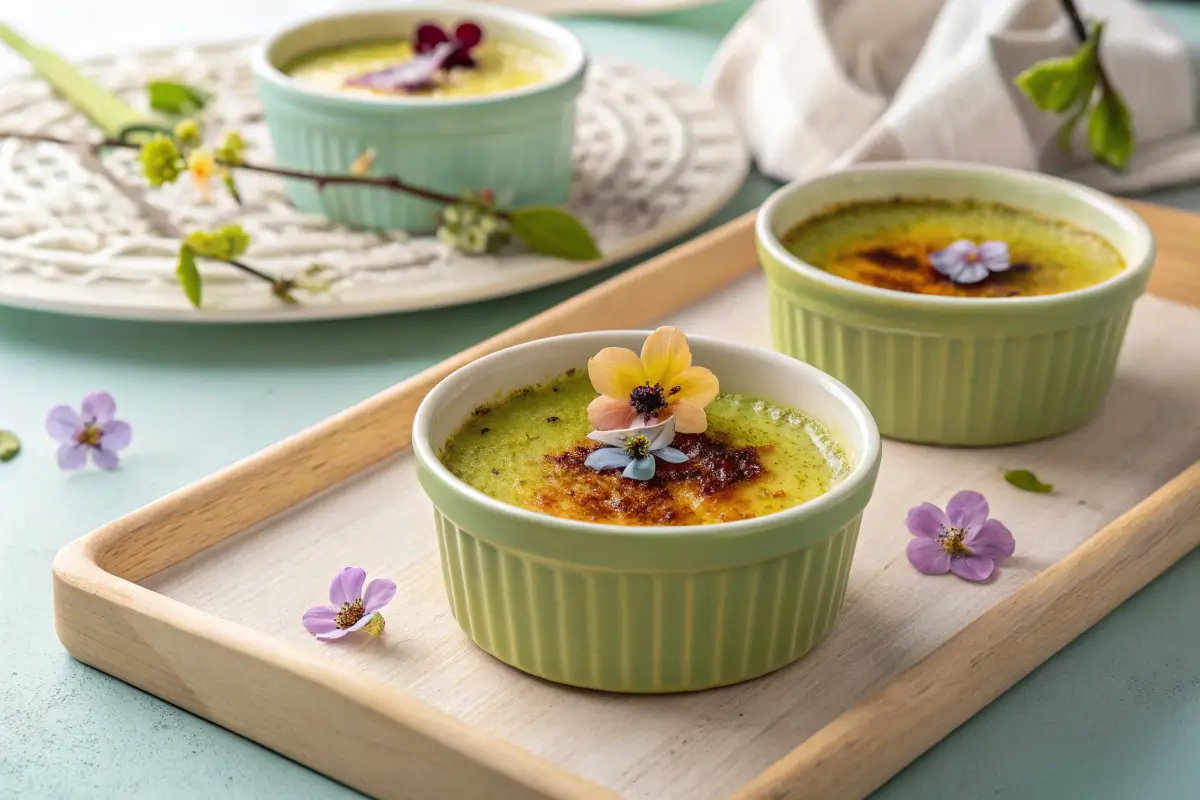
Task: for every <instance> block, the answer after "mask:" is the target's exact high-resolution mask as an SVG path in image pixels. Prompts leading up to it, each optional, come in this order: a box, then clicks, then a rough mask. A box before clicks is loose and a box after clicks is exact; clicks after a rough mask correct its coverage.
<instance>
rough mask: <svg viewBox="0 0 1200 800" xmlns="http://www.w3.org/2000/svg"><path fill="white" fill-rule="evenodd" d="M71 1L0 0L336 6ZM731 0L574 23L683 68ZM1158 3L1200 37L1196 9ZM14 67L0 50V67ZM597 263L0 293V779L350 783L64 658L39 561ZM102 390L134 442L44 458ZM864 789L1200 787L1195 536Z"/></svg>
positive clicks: (135, 785)
mask: <svg viewBox="0 0 1200 800" xmlns="http://www.w3.org/2000/svg"><path fill="white" fill-rule="evenodd" d="M68 2H71V0H59V1H58V2H52V3H50V4H49V7H50V8H51V9H53V10H50V11H47V10H46V4H44V3H42V4H20V7H18V4H17V3H15V2H14V3H12V4H11V5H10V4H5V6H6V8H5V11H4V14H5V16H7V17H9V19H10V21H11V22H12V23H13V24H14V25H16V26H17V27H18V28H20V29H22V30H24V32H26V33H27V34H28V35H30V36H32V37H36V38H37V39H39V40H40V41H42V42H44V43H45V44H48V45H50V46H52V47H55V48H57V49H59V50H61V51H63V52H65V53H66V54H67V55H69V56H70V57H82V56H85V55H91V54H94V53H97V52H104V51H110V50H115V49H121V48H124V47H130V46H135V45H140V46H145V45H148V44H151V43H154V42H155V41H156V38H157V39H160V40H163V41H170V40H176V41H183V40H186V39H187V38H189V37H192V36H198V35H199V36H204V37H211V38H215V37H218V36H220V37H227V36H237V35H245V34H246V33H247V32H251V31H259V32H263V31H266V30H268V29H269V28H270V27H271V26H274V25H277V24H279V23H281V22H283V21H284V20H286V19H287V18H288V17H289V16H291V15H296V14H300V13H303V12H304V11H308V10H314V9H321V8H325V7H328V6H329V5H330V3H326V2H321V1H320V0H300V1H299V2H264V3H263V4H261V6H259V5H254V6H251V4H238V3H235V2H233V1H232V0H214V2H215V3H216V6H215V8H216V10H215V11H214V10H211V9H212V8H214V6H213V3H209V4H205V6H203V8H206V9H210V10H209V11H205V12H199V11H197V12H196V18H195V19H194V20H193V21H191V22H188V23H186V24H185V23H181V22H176V23H174V27H173V28H172V27H170V26H169V25H166V23H163V25H164V28H163V30H164V31H166V30H167V29H168V28H169V32H167V33H163V34H162V35H161V36H159V33H158V29H157V28H153V26H154V25H158V24H159V22H157V21H154V20H153V19H150V17H148V16H147V15H151V16H153V15H152V14H151V12H149V11H147V10H146V9H147V8H149V6H145V5H143V4H142V3H140V2H134V0H112V2H111V3H106V4H91V3H84V2H78V3H75V10H76V11H78V13H77V14H76V13H74V12H71V13H62V12H63V10H64V8H65V4H66V3H68ZM60 3H61V4H63V6H62V7H60ZM745 4H746V0H736V1H735V0H729V1H728V2H725V3H722V4H719V5H718V6H716V7H713V8H710V9H707V10H704V11H700V12H692V13H690V14H688V15H671V16H667V17H656V18H649V19H645V20H639V21H616V20H576V21H572V22H571V23H570V24H571V27H572V28H573V29H574V30H575V31H577V32H578V33H579V34H580V35H581V36H582V38H583V39H584V40H585V41H586V43H587V44H588V45H589V46H591V47H592V48H593V49H594V51H596V52H598V53H605V54H610V55H615V56H621V57H623V58H627V59H634V60H638V61H642V62H645V63H648V64H653V65H655V66H657V67H660V68H662V69H665V70H668V71H670V72H673V73H676V74H678V75H680V76H683V77H686V78H688V79H693V80H695V79H698V78H699V76H700V75H701V73H702V71H703V68H704V66H705V64H706V63H707V61H708V59H709V58H710V56H711V55H712V53H713V50H714V47H715V46H716V43H717V41H718V39H719V36H720V34H721V33H722V32H723V31H724V30H725V29H727V27H728V26H729V25H730V24H731V23H732V21H733V20H734V19H735V18H736V16H737V13H738V11H739V10H740V8H741V7H744V5H745ZM1156 5H1157V8H1158V9H1159V10H1160V12H1161V13H1162V14H1163V16H1164V18H1165V19H1166V20H1168V22H1169V23H1170V24H1172V25H1174V26H1176V27H1178V28H1179V29H1180V30H1183V31H1185V32H1186V33H1187V35H1188V36H1189V38H1190V39H1191V40H1192V41H1193V42H1195V43H1197V46H1200V5H1195V4H1193V5H1191V6H1190V7H1189V4H1186V3H1172V4H1167V3H1158V4H1156ZM191 8H193V7H192V6H189V7H188V9H186V10H184V11H182V12H181V13H183V14H184V15H185V16H186V15H187V14H191V13H192V12H191V10H190V9H191ZM195 8H197V9H199V8H201V7H200V6H195ZM10 10H11V13H10ZM222 15H225V16H222ZM114 19H115V20H119V24H118V23H116V22H113V20H114ZM147 20H150V21H147ZM105 25H107V27H104V26H105ZM139 25H140V26H141V27H140V28H139V27H138V26H139ZM72 26H74V28H72ZM85 28H86V30H85ZM97 31H103V32H104V33H103V35H102V36H101V35H100V34H99V33H96V32H97ZM197 31H199V33H197ZM160 43H162V42H160ZM15 67H16V64H15V62H13V61H11V60H9V61H5V60H4V59H3V58H0V72H3V71H5V70H6V69H15ZM772 188H773V185H772V184H771V183H770V182H769V181H767V180H765V179H763V178H761V177H757V176H756V177H753V178H751V180H750V181H749V182H748V183H747V185H746V187H745V189H744V190H743V191H742V192H741V194H740V195H739V196H738V198H737V199H736V200H735V201H733V202H732V203H731V204H730V205H729V207H728V208H726V209H725V210H724V211H723V212H722V213H721V215H720V216H719V218H718V219H716V220H714V221H713V224H716V223H719V222H723V221H725V220H727V219H729V218H731V217H733V216H735V215H737V214H738V213H740V212H742V211H744V210H747V209H750V208H752V207H753V206H754V205H756V204H757V203H758V202H760V201H761V200H762V199H763V198H764V197H765V196H766V194H767V193H768V192H769V191H770V190H771V189H772ZM1151 199H1160V200H1163V201H1165V202H1171V203H1175V204H1178V205H1184V206H1189V207H1192V208H1200V191H1198V190H1196V189H1191V188H1187V189H1179V190H1172V191H1169V192H1163V193H1160V194H1159V195H1157V196H1155V197H1152V198H1151ZM611 274H613V271H612V270H609V271H606V272H604V273H601V274H600V275H597V276H594V277H592V278H588V279H585V280H577V281H572V282H570V283H567V284H564V285H561V286H557V287H554V288H550V289H546V290H542V291H537V292H534V293H531V294H527V295H524V296H520V297H516V298H510V299H505V300H498V301H494V302H491V303H487V304H484V305H475V306H469V307H464V308H457V309H450V310H446V311H437V312H430V313H419V314H411V315H407V316H395V317H390V318H380V319H367V320H357V321H349V322H333V323H324V324H311V325H295V326H238V327H208V326H194V327H193V326H185V325H178V326H171V325H151V324H131V323H121V322H101V321H90V320H84V319H73V318H70V317H65V316H55V315H48V314H36V313H30V312H24V311H16V310H7V309H0V428H11V429H13V430H15V431H17V432H18V433H19V434H20V435H21V436H22V438H23V439H24V442H25V452H24V453H23V454H22V455H21V456H20V457H19V458H18V459H17V460H16V461H14V462H12V463H10V464H7V465H2V466H0V797H5V798H7V797H14V798H44V797H122V798H132V797H172V798H201V797H223V798H240V797H247V798H249V797H283V796H288V797H311V798H335V797H349V796H352V795H354V792H352V791H351V790H349V789H346V788H344V787H342V786H340V785H339V784H336V783H334V782H332V781H330V780H327V779H326V778H324V777H322V776H320V775H318V774H316V773H314V772H311V771H309V770H307V769H306V768H304V767H302V766H300V765H298V764H295V763H292V762H290V761H288V760H286V759H284V758H281V757H279V756H277V755H275V754H274V753H272V752H270V751H268V750H266V749H264V748H262V747H259V746H258V745H256V744H254V743H253V742H250V741H247V740H245V739H242V738H240V737H238V736H236V735H234V734H231V733H229V732H227V731H225V730H223V729H221V728H218V727H216V726H214V725H211V724H209V723H208V722H205V721H204V720H201V719H198V718H196V717H193V716H191V715H190V714H188V713H186V712H183V711H180V710H178V709H176V708H174V707H172V706H170V705H167V704H166V703H164V702H162V701H160V700H158V699H156V698H154V697H152V696H150V695H147V694H143V693H142V692H140V691H138V690H136V689H133V688H130V687H129V686H126V685H125V684H122V683H120V682H119V681H116V680H114V679H112V678H110V677H108V676H107V675H104V674H102V673H100V672H97V671H95V670H92V669H90V668H89V667H85V666H83V665H81V664H78V663H76V662H74V661H72V660H71V659H70V658H69V657H68V656H67V655H66V653H65V652H64V651H63V650H62V648H61V646H60V645H59V643H58V640H57V639H56V638H55V635H54V629H53V622H52V612H51V597H50V562H51V559H52V558H53V556H54V553H55V552H56V551H57V550H58V549H59V548H60V547H61V546H62V545H64V544H65V543H67V542H68V541H70V540H72V539H74V538H76V537H78V536H80V535H82V534H84V533H87V532H88V531H90V530H92V529H93V528H95V527H97V526H99V525H101V524H103V523H105V522H108V521H109V520H111V519H113V518H115V517H118V516H120V515H122V514H124V513H126V512H128V511H131V510H133V509H135V508H137V507H139V506H141V505H143V504H145V503H147V502H149V501H151V500H154V499H155V498H157V497H160V496H161V495H163V494H165V493H167V492H169V491H171V490H174V489H176V488H178V487H180V486H183V485H185V484H187V483H190V482H192V481H194V480H196V479H198V478H200V477H203V476H205V475H207V474H209V473H211V472H213V471H215V470H217V469H219V468H221V467H224V466H226V465H227V464H230V463H232V462H233V461H236V460H238V459H240V458H242V457H243V456H246V455H248V454H250V453H252V452H254V451H256V450H258V449H260V448H262V447H264V446H266V445H269V444H271V443H273V442H275V441H278V440H279V439H282V438H284V437H286V436H288V435H289V434H292V433H295V432H296V431H299V430H301V429H302V428H305V427H307V426H308V425H310V424H312V423H315V422H318V421H320V420H322V419H324V418H326V417H328V416H330V415H331V414H334V413H336V412H338V411H340V410H342V409H344V408H346V407H347V406H350V405H352V404H353V403H355V402H357V401H359V400H361V399H363V398H365V397H367V396H369V395H371V394H373V393H375V392H377V391H379V390H381V389H384V388H386V387H387V386H390V385H391V384H393V383H395V382H397V381H399V380H401V379H403V378H405V377H406V376H408V375H410V374H412V373H414V372H416V371H418V370H420V369H422V368H424V367H426V366H428V365H430V364H433V363H434V362H436V361H438V360H440V359H442V358H445V357H447V356H449V355H451V354H453V353H455V352H456V351H458V350H460V349H462V348H464V347H466V346H468V345H470V344H472V343H474V342H476V341H478V340H480V339H482V338H484V337H486V336H488V335H490V334H492V333H494V332H496V331H498V330H501V329H503V328H505V327H507V326H509V325H511V324H513V323H515V322H517V321H519V320H521V319H523V318H525V317H527V316H529V315H530V314H532V313H534V312H537V311H539V310H541V309H543V308H546V307H547V306H549V305H551V304H553V303H555V302H557V301H559V300H561V299H563V298H566V297H568V296H570V295H572V294H574V293H575V292H578V291H579V290H581V289H582V288H584V287H586V286H588V285H590V284H591V283H593V282H594V281H596V280H599V279H601V278H604V277H607V276H609V275H611ZM95 389H107V390H109V391H111V392H112V393H113V394H114V395H115V396H116V398H117V400H118V404H119V410H120V416H121V417H123V418H125V419H127V420H130V421H131V422H132V423H133V425H134V429H135V441H134V445H133V447H132V449H131V450H129V451H128V457H127V459H126V460H125V462H124V466H123V468H122V469H121V470H120V471H119V472H116V473H113V474H105V473H100V472H98V471H94V470H92V471H88V472H82V473H75V474H69V473H62V472H59V470H58V469H57V468H56V467H55V464H54V445H53V443H52V442H51V441H50V440H49V439H48V438H47V437H46V436H45V434H44V433H43V429H42V425H43V419H44V417H45V414H46V411H47V410H48V409H49V408H50V407H51V406H52V405H55V404H58V403H72V404H75V403H78V401H79V399H80V398H81V397H82V396H83V395H84V394H85V393H87V392H89V391H92V390H95ZM393 624H394V623H393ZM954 690H955V687H953V686H947V687H945V691H948V692H952V691H954ZM876 797H879V798H886V800H901V799H902V798H903V799H908V798H983V797H1005V798H1022V799H1025V800H1036V799H1037V798H1088V799H1089V800H1105V799H1106V798H1113V799H1114V800H1115V799H1117V798H1120V800H1130V799H1136V800H1160V799H1161V800H1177V799H1179V798H1196V797H1200V553H1193V554H1192V555H1191V556H1190V557H1188V558H1186V559H1184V560H1183V561H1182V562H1181V563H1180V564H1178V565H1177V566H1176V567H1174V568H1173V569H1172V570H1170V571H1169V572H1168V573H1167V574H1166V575H1164V576H1163V577H1162V578H1160V579H1159V580H1158V581H1156V582H1155V583H1154V584H1152V585H1151V586H1150V587H1148V588H1147V589H1145V590H1144V591H1143V592H1141V593H1140V594H1139V595H1137V596H1136V597H1134V598H1133V599H1132V600H1130V601H1129V602H1128V603H1126V604H1125V605H1124V606H1122V607H1121V608H1120V609H1118V610H1117V611H1116V612H1115V613H1113V614H1112V615H1111V616H1110V617H1108V618H1107V619H1106V620H1104V621H1103V622H1101V623H1100V624H1099V625H1097V626H1096V627H1095V628H1094V629H1093V630H1092V631H1090V632H1089V633H1087V634H1085V635H1084V636H1082V637H1081V638H1080V639H1079V640H1077V641H1076V642H1075V643H1074V644H1072V645H1071V646H1069V647H1068V648H1067V649H1066V650H1064V651H1063V652H1062V653H1061V654H1059V655H1058V656H1056V657H1055V658H1053V659H1051V660H1050V661H1049V662H1047V663H1046V664H1045V665H1044V666H1042V667H1041V668H1040V669H1038V670H1037V671H1036V672H1035V673H1033V674H1032V675H1031V676H1029V677H1028V678H1026V679H1025V680H1024V681H1022V682H1021V683H1020V684H1019V685H1018V686H1016V687H1015V688H1013V689H1012V690H1011V691H1009V692H1008V693H1007V694H1005V695H1004V696H1003V697H1002V698H1000V699H999V700H998V701H997V702H996V703H994V704H992V705H991V706H990V707H989V708H987V709H985V710H984V711H983V712H981V713H980V714H978V715H976V716H975V717H974V718H973V719H972V720H971V721H970V722H968V723H967V724H966V725H964V726H962V728H961V729H959V730H958V731H957V732H956V733H954V734H953V735H951V736H950V737H949V738H947V739H946V740H945V741H944V742H942V743H941V744H940V745H939V746H937V747H936V748H934V749H933V750H932V751H930V752H929V753H928V754H927V755H925V756H924V757H923V758H921V759H920V760H918V761H917V762H916V763H914V764H913V765H912V766H911V767H909V768H908V769H907V770H905V771H904V772H903V773H901V774H900V775H899V776H897V777H896V778H895V779H894V780H892V781H891V782H890V783H889V784H887V785H886V786H885V787H884V788H883V789H881V790H880V791H879V792H878V794H877V795H876Z"/></svg>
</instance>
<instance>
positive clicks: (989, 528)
mask: <svg viewBox="0 0 1200 800" xmlns="http://www.w3.org/2000/svg"><path fill="white" fill-rule="evenodd" d="M963 544H964V545H965V546H966V548H967V549H968V550H970V551H971V552H972V553H975V554H976V555H981V556H987V557H988V558H992V559H1001V558H1008V557H1010V556H1011V555H1012V554H1013V551H1014V550H1016V549H1017V543H1016V540H1014V539H1013V535H1012V532H1011V531H1009V529H1008V528H1006V527H1005V526H1004V523H1002V522H1001V521H1000V520H998V519H989V520H988V521H987V522H985V523H983V525H981V526H980V527H979V529H978V530H973V531H971V532H970V533H969V534H968V535H967V537H966V538H965V539H964V540H963Z"/></svg>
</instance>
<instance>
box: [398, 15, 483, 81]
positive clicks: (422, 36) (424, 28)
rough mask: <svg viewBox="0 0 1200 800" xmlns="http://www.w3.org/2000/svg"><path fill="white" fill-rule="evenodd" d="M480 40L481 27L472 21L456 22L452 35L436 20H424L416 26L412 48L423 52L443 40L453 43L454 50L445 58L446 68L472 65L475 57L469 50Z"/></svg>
mask: <svg viewBox="0 0 1200 800" xmlns="http://www.w3.org/2000/svg"><path fill="white" fill-rule="evenodd" d="M482 41H483V28H481V27H479V26H478V25H477V24H475V23H474V22H460V23H458V25H457V26H455V28H454V35H453V36H451V35H450V34H449V33H447V32H446V31H445V30H444V29H443V28H442V26H441V25H438V24H437V23H436V22H425V23H422V24H421V25H418V26H417V33H416V35H415V36H414V37H413V50H415V51H417V52H418V53H425V52H428V51H430V50H433V49H434V48H435V47H437V46H438V45H440V44H442V43H444V42H449V43H451V44H453V45H454V52H453V53H451V54H450V57H449V58H447V59H446V62H445V67H446V69H452V68H454V67H474V66H475V59H474V58H473V57H472V56H471V51H472V50H474V49H475V48H476V47H478V46H479V43H480V42H482Z"/></svg>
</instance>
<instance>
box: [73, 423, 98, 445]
mask: <svg viewBox="0 0 1200 800" xmlns="http://www.w3.org/2000/svg"><path fill="white" fill-rule="evenodd" d="M103 437H104V433H103V432H102V431H101V430H100V429H99V428H97V427H96V426H95V425H85V426H84V428H83V430H81V431H80V432H79V433H77V434H75V441H76V442H78V443H79V444H85V445H87V446H88V447H99V446H100V440H101V439H102V438H103Z"/></svg>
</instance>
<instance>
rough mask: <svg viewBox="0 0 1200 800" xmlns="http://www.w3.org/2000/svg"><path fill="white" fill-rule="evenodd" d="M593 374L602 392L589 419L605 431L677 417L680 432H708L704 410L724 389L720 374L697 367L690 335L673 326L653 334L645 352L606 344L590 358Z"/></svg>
mask: <svg viewBox="0 0 1200 800" xmlns="http://www.w3.org/2000/svg"><path fill="white" fill-rule="evenodd" d="M588 377H590V378H591V379H592V388H594V389H595V390H596V391H597V392H598V393H599V394H600V397H597V398H596V399H595V400H593V401H592V402H591V404H589V405H588V410H587V411H588V421H589V422H591V424H592V425H593V426H594V427H595V428H596V430H600V431H606V430H624V429H627V428H632V427H637V426H644V425H652V424H654V423H656V422H661V421H662V420H664V419H666V418H667V417H671V416H673V417H675V428H676V430H677V431H679V432H680V433H703V432H704V431H705V430H706V429H707V428H708V417H707V415H706V414H705V413H704V408H705V406H707V405H708V404H709V403H711V402H712V401H713V400H714V399H716V396H717V392H718V391H719V390H720V387H719V384H718V383H717V376H716V375H713V374H712V372H710V371H709V370H707V369H705V368H704V367H696V366H692V350H691V348H690V347H689V346H688V340H687V336H685V335H684V334H683V331H681V330H679V329H678V328H671V327H663V328H659V329H658V330H656V331H655V332H654V333H652V334H650V336H649V337H647V338H646V342H645V344H643V345H642V353H641V355H640V356H639V355H638V354H637V353H635V352H633V351H632V350H627V349H625V348H623V347H606V348H604V349H603V350H601V351H600V352H599V353H597V354H596V355H595V356H593V357H592V358H591V359H590V360H589V361H588Z"/></svg>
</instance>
